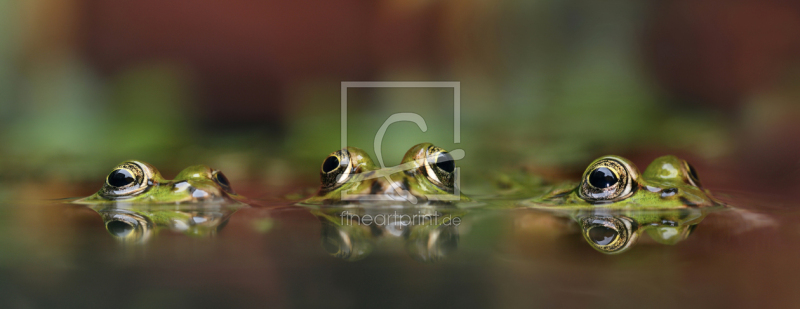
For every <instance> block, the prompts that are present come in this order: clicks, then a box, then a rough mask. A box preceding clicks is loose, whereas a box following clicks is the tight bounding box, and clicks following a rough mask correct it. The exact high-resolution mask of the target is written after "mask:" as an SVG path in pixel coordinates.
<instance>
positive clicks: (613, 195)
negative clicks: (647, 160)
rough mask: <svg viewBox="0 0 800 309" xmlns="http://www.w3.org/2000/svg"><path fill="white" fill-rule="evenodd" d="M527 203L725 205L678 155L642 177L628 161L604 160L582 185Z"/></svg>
mask: <svg viewBox="0 0 800 309" xmlns="http://www.w3.org/2000/svg"><path fill="white" fill-rule="evenodd" d="M523 204H524V205H525V206H529V207H535V208H595V207H603V208H612V209H677V208H703V207H714V206H722V204H720V203H719V202H717V201H716V200H715V199H714V198H713V197H712V196H711V194H710V193H709V192H708V191H707V190H705V189H703V188H702V186H701V184H700V180H699V178H698V176H697V172H696V171H695V169H694V168H693V167H692V166H691V165H689V163H687V162H686V161H684V160H681V159H678V158H677V157H675V156H663V157H660V158H657V159H655V160H654V161H653V162H652V163H651V164H650V165H649V166H648V167H647V168H646V169H645V170H644V173H641V174H640V173H639V170H637V169H636V166H634V165H633V163H631V162H630V161H628V160H626V159H625V158H622V157H619V156H605V157H601V158H599V159H597V160H595V161H594V162H592V163H591V164H589V167H588V168H587V169H586V171H585V172H584V173H583V177H582V179H581V182H580V183H579V184H574V183H568V184H562V185H558V186H555V187H553V188H552V189H550V190H549V191H547V192H546V193H544V194H541V195H539V196H538V197H534V198H532V199H528V200H526V201H525V202H524V203H523Z"/></svg>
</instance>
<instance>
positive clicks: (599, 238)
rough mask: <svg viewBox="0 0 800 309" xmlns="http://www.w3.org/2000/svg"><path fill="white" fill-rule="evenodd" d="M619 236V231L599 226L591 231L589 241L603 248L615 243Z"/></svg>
mask: <svg viewBox="0 0 800 309" xmlns="http://www.w3.org/2000/svg"><path fill="white" fill-rule="evenodd" d="M618 235H619V233H617V231H615V230H614V229H612V228H609V227H605V226H597V227H594V228H592V229H591V230H589V239H591V240H592V241H593V242H594V243H596V244H598V245H601V246H607V245H608V244H610V243H611V242H613V241H614V239H616V238H617V236H618Z"/></svg>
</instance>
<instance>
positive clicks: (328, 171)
mask: <svg viewBox="0 0 800 309" xmlns="http://www.w3.org/2000/svg"><path fill="white" fill-rule="evenodd" d="M352 170H353V164H352V162H351V161H350V152H349V151H347V149H341V150H338V151H336V152H334V153H332V154H330V155H329V156H328V157H327V158H325V160H324V161H322V166H321V167H320V181H321V183H322V188H324V189H327V190H330V189H333V188H336V187H338V186H341V185H342V184H344V183H345V182H347V180H348V179H350V176H352Z"/></svg>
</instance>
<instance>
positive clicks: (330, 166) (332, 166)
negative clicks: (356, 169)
mask: <svg viewBox="0 0 800 309" xmlns="http://www.w3.org/2000/svg"><path fill="white" fill-rule="evenodd" d="M338 167H339V158H337V157H336V156H330V157H328V158H327V159H325V162H322V172H323V173H330V172H333V171H334V170H336V168H338Z"/></svg>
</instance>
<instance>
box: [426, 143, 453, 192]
mask: <svg viewBox="0 0 800 309" xmlns="http://www.w3.org/2000/svg"><path fill="white" fill-rule="evenodd" d="M424 162H425V163H424V172H425V176H426V177H428V180H430V181H431V182H432V183H434V184H436V185H437V186H439V187H442V188H443V189H445V190H446V191H448V192H449V191H453V178H454V177H453V176H454V175H455V171H456V162H455V160H453V156H452V155H450V153H449V152H447V151H446V150H444V149H442V148H439V147H436V146H430V147H428V150H427V154H426V159H425V161H424Z"/></svg>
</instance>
